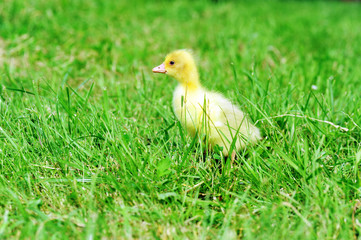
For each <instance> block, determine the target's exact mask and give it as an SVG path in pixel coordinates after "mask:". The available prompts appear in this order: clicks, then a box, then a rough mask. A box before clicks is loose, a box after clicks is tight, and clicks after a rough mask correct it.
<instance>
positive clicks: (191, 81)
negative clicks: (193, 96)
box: [180, 71, 201, 91]
mask: <svg viewBox="0 0 361 240" xmlns="http://www.w3.org/2000/svg"><path fill="white" fill-rule="evenodd" d="M180 82H181V85H182V86H183V87H184V88H185V89H187V90H191V91H193V90H198V89H199V88H201V84H200V82H199V77H198V72H197V71H192V72H190V73H189V74H188V75H186V76H184V77H183V78H182V79H181V81H180Z"/></svg>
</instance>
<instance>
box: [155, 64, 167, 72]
mask: <svg viewBox="0 0 361 240" xmlns="http://www.w3.org/2000/svg"><path fill="white" fill-rule="evenodd" d="M153 72H154V73H167V70H165V66H164V63H162V64H161V65H159V66H158V67H155V68H153Z"/></svg>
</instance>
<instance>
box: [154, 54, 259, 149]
mask: <svg viewBox="0 0 361 240" xmlns="http://www.w3.org/2000/svg"><path fill="white" fill-rule="evenodd" d="M153 72H161V73H167V74H168V75H170V76H173V77H174V78H176V79H177V80H178V81H179V83H180V84H179V85H178V86H177V87H176V89H175V91H174V93H173V109H174V113H175V115H176V116H177V118H178V119H179V121H180V122H181V124H182V125H183V126H184V127H185V128H186V129H187V132H188V133H189V134H190V135H191V136H195V135H196V134H197V133H198V134H200V135H201V136H202V137H205V138H206V139H205V140H206V143H208V144H209V145H210V147H214V146H216V145H219V146H220V147H222V148H223V150H222V152H223V155H224V156H228V155H229V153H230V152H229V151H230V150H231V149H230V148H231V145H232V142H233V141H236V142H235V145H234V150H236V151H239V150H240V149H242V148H244V147H245V146H246V145H247V144H249V143H250V144H252V143H255V142H257V141H258V140H260V139H261V135H260V131H259V129H258V128H257V127H255V126H254V125H252V124H251V123H250V122H249V121H248V119H247V118H246V117H245V115H244V114H243V112H242V111H241V110H240V109H239V108H238V107H237V106H235V105H234V104H232V103H231V102H230V101H229V100H228V99H226V98H225V97H224V96H222V95H221V94H219V93H216V92H211V91H208V90H206V89H204V88H203V87H202V86H201V84H200V83H199V79H198V71H197V68H196V65H195V63H194V60H193V57H192V55H191V54H190V53H189V52H188V51H185V50H177V51H174V52H172V53H170V54H169V55H168V56H167V57H166V60H165V61H164V63H163V64H162V65H160V66H158V67H156V68H154V69H153Z"/></svg>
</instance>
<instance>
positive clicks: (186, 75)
mask: <svg viewBox="0 0 361 240" xmlns="http://www.w3.org/2000/svg"><path fill="white" fill-rule="evenodd" d="M153 72H154V73H166V74H168V75H169V76H171V77H174V78H175V79H176V80H178V82H180V83H181V84H183V85H185V86H188V87H197V86H198V85H199V82H198V71H197V66H196V64H195V61H194V58H193V56H192V54H191V53H190V52H189V51H187V50H176V51H174V52H171V53H169V54H168V55H167V56H166V58H165V60H164V62H163V63H162V64H161V65H159V66H157V67H155V68H153Z"/></svg>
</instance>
